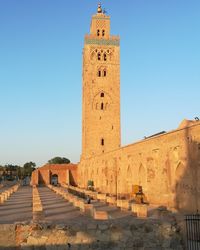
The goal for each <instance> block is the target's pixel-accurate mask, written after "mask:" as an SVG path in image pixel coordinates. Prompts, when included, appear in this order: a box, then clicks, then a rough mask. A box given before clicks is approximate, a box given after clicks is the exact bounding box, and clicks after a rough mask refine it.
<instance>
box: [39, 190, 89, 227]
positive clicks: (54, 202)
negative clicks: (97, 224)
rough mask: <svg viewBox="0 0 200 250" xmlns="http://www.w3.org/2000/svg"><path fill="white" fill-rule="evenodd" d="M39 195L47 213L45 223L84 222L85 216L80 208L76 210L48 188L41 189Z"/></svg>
mask: <svg viewBox="0 0 200 250" xmlns="http://www.w3.org/2000/svg"><path fill="white" fill-rule="evenodd" d="M38 190H39V194H40V198H41V201H42V206H43V209H44V213H45V221H50V222H56V223H59V222H66V221H69V220H74V219H78V220H80V219H81V220H83V219H84V217H85V216H84V215H83V214H81V212H80V210H79V209H78V208H75V207H74V206H73V205H72V204H71V203H70V202H67V201H66V200H64V199H63V198H62V197H61V196H60V195H57V194H56V193H54V192H53V191H51V190H50V189H49V188H47V187H39V188H38Z"/></svg>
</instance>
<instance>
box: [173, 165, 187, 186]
mask: <svg viewBox="0 0 200 250" xmlns="http://www.w3.org/2000/svg"><path fill="white" fill-rule="evenodd" d="M184 172H185V169H184V166H183V163H182V162H179V163H178V165H177V167H176V170H175V180H176V182H178V181H180V179H181V178H183V176H184Z"/></svg>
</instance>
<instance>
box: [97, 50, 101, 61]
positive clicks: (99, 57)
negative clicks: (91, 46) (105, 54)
mask: <svg viewBox="0 0 200 250" xmlns="http://www.w3.org/2000/svg"><path fill="white" fill-rule="evenodd" d="M97 59H98V61H100V60H101V53H100V52H99V53H98V54H97Z"/></svg>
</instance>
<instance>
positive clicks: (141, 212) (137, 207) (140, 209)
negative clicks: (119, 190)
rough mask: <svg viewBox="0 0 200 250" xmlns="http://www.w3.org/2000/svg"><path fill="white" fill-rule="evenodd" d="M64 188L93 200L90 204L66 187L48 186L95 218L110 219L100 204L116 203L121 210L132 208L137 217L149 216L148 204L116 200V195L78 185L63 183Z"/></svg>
mask: <svg viewBox="0 0 200 250" xmlns="http://www.w3.org/2000/svg"><path fill="white" fill-rule="evenodd" d="M62 186H63V187H64V188H68V189H70V190H71V191H74V192H78V193H79V194H82V196H83V197H90V198H92V199H93V201H92V202H91V203H90V204H87V200H86V199H85V198H81V197H79V196H76V195H75V194H71V193H69V192H68V191H67V190H66V189H63V188H62V187H55V186H52V185H48V187H49V188H50V189H51V190H53V191H54V192H55V193H56V194H59V195H61V196H62V197H63V198H64V199H66V200H67V201H69V202H71V203H72V204H73V205H74V206H75V207H78V208H79V209H80V210H81V212H84V213H85V214H86V215H89V216H92V217H93V218H94V219H98V220H105V219H109V218H110V215H109V211H104V210H99V209H98V208H99V206H102V205H104V206H106V205H115V206H116V208H120V209H121V210H123V211H124V210H125V211H128V210H131V211H132V214H133V215H134V216H137V217H147V208H148V206H147V205H146V204H136V203H131V202H130V201H128V200H116V198H115V197H109V196H106V194H98V193H97V192H93V191H90V190H83V189H80V188H78V187H73V186H68V185H62ZM98 201H100V202H102V204H101V205H97V202H98Z"/></svg>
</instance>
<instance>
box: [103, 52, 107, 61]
mask: <svg viewBox="0 0 200 250" xmlns="http://www.w3.org/2000/svg"><path fill="white" fill-rule="evenodd" d="M103 59H104V61H106V60H107V55H106V53H104V54H103Z"/></svg>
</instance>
